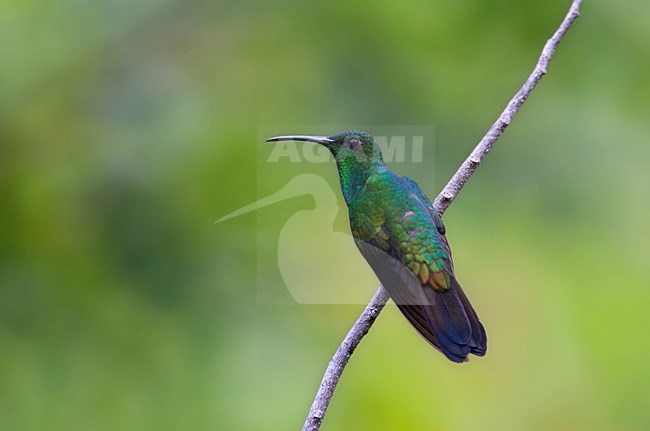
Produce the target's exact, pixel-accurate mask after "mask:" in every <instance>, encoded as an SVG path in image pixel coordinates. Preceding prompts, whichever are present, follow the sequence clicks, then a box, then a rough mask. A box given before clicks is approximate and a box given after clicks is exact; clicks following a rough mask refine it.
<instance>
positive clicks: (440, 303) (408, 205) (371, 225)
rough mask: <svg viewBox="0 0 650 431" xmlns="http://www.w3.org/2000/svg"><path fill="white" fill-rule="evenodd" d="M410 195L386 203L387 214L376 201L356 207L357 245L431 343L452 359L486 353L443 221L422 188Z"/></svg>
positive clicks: (476, 317)
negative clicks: (373, 204) (380, 209)
mask: <svg viewBox="0 0 650 431" xmlns="http://www.w3.org/2000/svg"><path fill="white" fill-rule="evenodd" d="M413 184H414V183H413ZM405 186H406V187H408V189H410V188H412V185H411V184H405ZM416 187H417V186H416ZM408 189H407V190H408ZM407 195H408V198H406V199H404V200H403V202H402V204H396V202H392V204H391V205H389V206H384V207H383V208H382V211H381V213H383V214H379V212H378V209H377V208H378V205H375V206H369V207H368V208H369V209H366V210H365V214H364V211H362V212H361V213H359V211H357V212H356V216H355V218H354V225H353V226H352V227H353V235H354V236H355V239H356V244H357V247H358V248H359V250H360V251H361V253H362V254H363V256H364V257H365V258H366V260H367V261H368V263H369V264H370V266H371V268H372V269H373V271H374V272H375V274H376V275H377V277H378V278H379V280H380V281H381V283H382V284H383V286H384V287H385V288H386V290H387V291H388V293H389V294H390V296H391V298H392V299H393V301H394V302H395V303H396V305H397V306H398V307H399V309H400V310H401V311H402V313H403V314H404V316H405V317H406V318H407V319H408V320H409V322H410V323H411V324H412V325H413V326H414V327H415V328H416V329H417V330H418V332H420V334H422V336H423V337H424V338H425V339H426V340H427V341H429V343H431V344H432V345H433V346H434V347H435V348H437V349H438V350H440V351H441V352H442V353H443V354H445V356H447V358H449V359H450V360H452V361H454V362H464V361H466V360H467V357H468V355H469V354H470V353H473V354H475V355H478V356H483V355H484V354H485V352H486V346H487V338H486V335H485V330H484V328H483V325H482V324H481V322H480V321H479V319H478V316H477V315H476V312H475V311H474V309H473V307H472V305H471V304H470V302H469V300H468V299H467V297H466V296H465V294H464V292H463V291H462V289H461V287H460V285H459V284H458V282H457V281H456V279H455V277H454V271H453V263H452V261H451V252H450V250H449V245H448V243H447V240H446V238H445V236H444V225H443V224H442V221H441V220H440V217H439V216H438V214H437V213H436V212H435V211H433V207H432V206H431V204H430V202H429V201H428V199H427V198H426V196H424V194H423V193H422V192H421V191H419V189H417V193H416V192H414V190H409V192H408V193H407ZM397 200H399V199H397Z"/></svg>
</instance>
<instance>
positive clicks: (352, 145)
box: [266, 130, 383, 165]
mask: <svg viewBox="0 0 650 431" xmlns="http://www.w3.org/2000/svg"><path fill="white" fill-rule="evenodd" d="M266 141H267V142H277V141H308V142H316V143H318V144H321V145H323V146H324V147H326V148H327V149H328V150H329V151H330V152H331V153H332V155H333V156H334V158H335V159H336V161H337V163H342V162H352V163H357V164H361V165H371V164H374V163H377V162H383V158H382V155H381V150H380V149H379V145H377V143H376V142H375V139H374V138H373V137H372V136H370V135H369V134H367V133H366V132H361V131H359V130H346V131H343V132H339V133H337V134H336V135H332V136H305V135H293V136H276V137H274V138H269V139H267V140H266Z"/></svg>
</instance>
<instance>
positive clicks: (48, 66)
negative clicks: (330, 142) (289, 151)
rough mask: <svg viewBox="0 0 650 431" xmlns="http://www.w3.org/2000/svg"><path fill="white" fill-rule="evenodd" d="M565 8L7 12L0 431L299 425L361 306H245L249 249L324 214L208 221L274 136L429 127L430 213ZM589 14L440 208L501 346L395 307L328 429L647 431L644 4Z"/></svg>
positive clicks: (163, 5) (3, 8) (252, 256)
mask: <svg viewBox="0 0 650 431" xmlns="http://www.w3.org/2000/svg"><path fill="white" fill-rule="evenodd" d="M569 3H570V2H569V1H568V0H563V1H560V0H551V1H528V2H522V1H517V0H507V1H493V0H467V1H459V2H448V1H445V2H443V1H418V0H409V1H405V2H401V3H400V2H387V1H380V2H349V3H345V4H334V3H330V2H314V3H310V4H307V3H303V2H298V1H275V2H268V3H267V2H242V3H237V2H230V1H223V0H221V1H220V0H217V1H204V0H195V1H183V2H181V1H177V2H174V1H171V0H149V1H142V0H136V1H124V0H115V1H70V0H62V1H55V2H48V1H42V0H26V1H25V0H23V1H17V0H7V1H4V2H2V3H1V5H0V38H1V39H2V43H1V44H0V221H1V225H0V429H2V430H11V431H22V430H39V431H42V430H68V431H74V430H84V431H85V430H95V431H101V430H111V431H113V430H120V431H130V430H138V431H141V430H181V429H193V430H228V431H230V430H233V431H238V430H291V429H299V427H300V426H301V424H302V421H303V419H304V415H305V414H306V412H307V410H308V407H309V405H310V404H311V401H312V397H313V395H314V393H315V390H316V388H317V386H318V383H319V382H320V378H321V375H322V372H323V371H324V369H325V366H326V365H327V362H328V361H329V358H330V356H331V354H332V353H333V351H334V350H335V348H336V347H337V346H338V344H339V342H340V340H341V339H342V337H343V335H344V334H345V332H346V331H347V329H348V328H349V326H350V325H351V323H352V322H353V321H354V320H355V319H356V317H357V315H358V313H359V312H360V311H361V308H362V307H361V306H359V305H329V306H326V305H320V306H315V305H298V304H292V303H290V302H286V303H282V304H276V305H272V304H263V303H260V302H259V301H258V299H257V295H258V292H257V286H258V285H259V283H260V280H259V279H258V274H257V271H256V262H257V261H258V259H259V257H260V256H259V255H260V254H262V255H266V254H269V253H274V252H275V243H274V242H273V241H272V240H269V242H268V244H266V247H258V244H257V239H258V238H265V237H269V238H274V237H275V236H277V232H276V231H277V226H281V224H282V222H283V220H286V218H287V217H289V216H290V215H291V212H292V211H295V210H299V209H306V208H309V207H310V206H311V205H313V204H312V203H310V201H309V199H308V198H297V199H295V200H292V201H287V203H286V204H279V205H276V206H274V207H272V208H271V207H269V208H268V209H265V210H260V211H258V212H257V213H251V214H248V215H245V216H242V217H240V218H237V219H233V220H230V221H228V222H224V223H221V224H217V225H215V224H214V221H215V220H216V219H218V218H220V217H221V216H223V215H225V214H226V213H229V212H231V211H233V210H235V209H237V208H239V207H242V206H244V205H246V204H248V203H250V202H253V201H255V200H256V199H257V197H258V194H257V191H256V189H257V184H258V182H259V181H260V178H258V172H259V170H258V166H257V165H258V160H257V151H258V149H259V146H260V145H262V144H261V143H260V139H259V138H260V137H259V134H258V130H259V127H260V126H261V125H282V124H293V125H296V124H297V125H300V124H305V125H314V124H323V125H327V124H341V123H346V124H426V125H435V127H436V141H437V143H436V156H437V158H436V166H435V170H434V169H433V168H432V167H431V166H427V165H426V164H421V165H419V166H417V167H416V169H419V171H416V172H409V174H411V175H413V176H414V177H415V178H416V179H417V180H418V182H419V183H420V184H421V185H422V186H423V187H424V189H425V190H426V192H427V193H428V194H429V195H430V196H432V197H433V196H435V194H436V193H437V192H438V191H439V190H440V188H441V187H442V186H443V185H444V183H445V182H446V180H447V179H448V178H449V176H450V175H451V174H452V173H453V172H454V171H455V169H456V168H457V167H458V165H459V164H460V162H461V161H462V160H463V159H464V157H466V155H467V154H468V153H469V151H470V150H471V149H472V148H473V146H474V145H475V144H476V143H477V142H478V140H479V139H480V138H481V137H482V136H483V134H484V132H485V131H486V130H487V128H488V127H489V126H490V124H491V123H492V122H493V121H494V120H495V119H496V117H497V115H498V113H499V112H500V111H501V109H502V108H503V107H504V106H505V104H506V102H507V101H508V100H509V98H510V97H511V96H512V95H513V94H514V92H515V91H516V90H517V89H518V88H519V86H520V85H521V84H522V83H523V81H524V79H525V78H526V76H527V75H528V73H529V72H530V71H531V70H532V67H533V65H534V63H535V62H536V60H537V57H538V55H539V52H540V50H541V48H542V46H543V45H544V42H545V41H546V39H547V38H548V37H549V36H550V35H551V34H552V32H553V31H554V30H555V28H556V27H557V25H558V24H559V23H560V21H561V19H562V18H563V17H564V15H565V13H566V11H567V10H568V7H569ZM582 12H583V13H582V17H581V18H580V19H579V20H578V21H577V22H576V24H575V27H574V28H573V29H571V31H570V32H569V34H568V35H567V37H566V38H565V40H564V41H563V42H562V44H561V45H560V47H559V50H558V52H557V53H556V57H555V58H554V59H553V61H552V62H551V65H550V67H549V75H548V76H547V77H546V78H544V79H543V80H542V82H541V83H540V85H539V87H538V88H537V90H536V91H535V92H534V93H533V95H532V96H531V98H530V100H529V101H528V103H527V104H526V105H525V106H524V107H523V109H522V110H521V112H520V113H519V115H518V117H517V118H516V119H515V121H514V122H513V124H512V125H511V127H510V128H509V129H508V131H507V132H506V133H505V135H504V136H503V138H502V139H501V141H499V143H498V144H497V146H496V147H495V148H494V150H493V152H492V153H490V155H489V156H488V157H487V159H486V160H485V163H484V165H483V166H481V168H480V169H479V171H478V172H477V173H476V175H475V176H474V177H473V178H472V179H471V180H470V182H469V183H468V185H467V187H466V188H465V190H464V191H463V192H462V194H461V196H460V198H459V199H458V200H457V201H456V202H454V204H453V205H452V206H451V207H450V209H449V211H448V212H447V213H446V215H445V222H446V224H447V228H448V232H449V238H450V241H451V244H452V247H453V250H454V256H455V262H456V269H457V271H458V272H459V274H460V278H461V281H462V282H463V285H464V286H466V290H467V292H468V293H469V296H470V297H471V298H472V302H473V303H474V305H475V306H476V308H477V310H478V312H479V314H480V316H481V318H482V320H483V322H484V323H485V325H486V327H487V329H488V336H489V340H490V343H489V352H488V355H487V356H486V357H485V358H483V359H475V360H472V361H471V362H470V363H469V364H465V365H463V366H457V365H454V364H452V363H449V362H448V361H446V360H445V359H444V358H443V357H442V355H440V354H438V353H437V352H435V351H433V350H432V349H431V348H430V347H429V346H428V345H427V344H426V343H425V342H423V341H422V340H421V339H420V337H419V336H418V335H417V334H416V333H415V331H413V330H412V329H411V328H410V327H409V325H408V323H407V322H406V321H405V320H404V319H403V318H402V317H401V316H400V315H399V313H398V311H396V309H395V308H394V307H388V308H387V309H386V310H385V312H384V313H383V314H382V315H381V316H380V318H379V319H378V321H377V323H376V325H375V326H374V328H373V329H372V331H371V333H370V335H369V336H368V337H367V338H366V339H365V340H364V342H363V343H362V345H361V346H360V348H359V349H358V351H357V353H356V354H355V355H354V357H353V358H352V361H351V362H350V365H349V367H348V369H347V370H346V372H345V374H344V376H343V379H342V381H341V384H340V386H339V389H338V390H337V392H336V394H335V397H334V399H333V402H332V405H331V408H330V411H329V413H328V416H327V417H326V420H325V423H324V425H323V430H411V429H427V430H429V429H430V430H465V429H472V430H572V431H577V430H646V429H648V426H650V396H648V392H649V391H650V368H649V367H648V363H649V361H650V337H648V335H647V330H648V328H650V312H649V309H650V308H649V306H650V289H649V287H650V271H649V264H648V262H650V233H649V232H650V226H649V224H650V223H649V221H650V217H649V214H650V193H649V192H650V169H648V161H649V160H650V145H649V144H650V142H649V141H650V139H649V136H650V123H649V122H648V116H649V115H648V114H650V110H649V109H648V100H649V99H650V81H649V80H648V76H649V70H650V44H649V43H648V41H649V40H650V26H648V22H649V20H650V3H648V2H647V1H642V0H631V1H628V2H624V3H617V4H615V5H614V4H613V3H612V2H607V1H604V0H591V1H590V0H587V1H585V4H584V5H583V9H582ZM287 132H288V133H310V132H311V131H310V130H287ZM332 132H335V130H332ZM326 168H329V169H325V170H324V172H326V175H327V180H328V181H331V182H332V184H334V181H336V173H335V170H334V167H333V166H331V165H330V166H329V167H327V166H326ZM432 172H435V173H434V174H432ZM267 180H268V184H269V187H270V188H271V189H273V188H274V187H275V188H279V187H281V186H282V185H283V184H284V183H283V182H280V181H276V180H275V179H274V178H272V177H270V178H268V179H266V178H265V179H264V181H267ZM340 203H341V205H340V209H339V210H340V215H339V219H340V220H344V217H345V211H346V210H345V208H344V206H343V205H342V202H340ZM260 218H262V219H263V220H264V221H265V223H258V219H260ZM266 222H268V223H266ZM342 226H343V225H342ZM265 229H266V230H265ZM324 229H329V227H328V226H325V227H324ZM327 264H328V262H326V261H319V259H318V256H317V255H314V256H313V265H327ZM276 278H277V277H276ZM274 280H275V278H274ZM276 287H277V286H276ZM280 288H281V286H280ZM350 288H353V286H351V287H350Z"/></svg>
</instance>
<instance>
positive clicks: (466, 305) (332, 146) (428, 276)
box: [267, 131, 487, 362]
mask: <svg viewBox="0 0 650 431" xmlns="http://www.w3.org/2000/svg"><path fill="white" fill-rule="evenodd" d="M276 141H309V142H316V143H318V144H321V145H323V146H325V147H326V148H327V149H328V150H329V151H330V152H331V153H332V155H333V156H334V159H335V160H336V165H337V167H338V171H339V179H340V181H341V189H342V191H343V197H344V198H345V202H346V204H347V205H348V209H349V216H350V229H351V231H352V236H353V237H354V241H355V243H356V245H357V247H358V248H359V251H360V252H361V254H362V255H363V257H364V258H365V259H366V260H367V261H368V263H369V265H370V267H371V268H372V270H373V271H374V272H375V274H376V275H377V277H378V278H379V280H380V281H381V283H382V285H383V286H384V288H385V289H386V291H387V292H388V294H389V295H390V297H391V298H392V299H393V301H394V302H395V304H396V305H397V307H398V308H399V309H400V310H401V311H402V313H403V314H404V316H405V317H406V318H407V319H408V321H409V322H410V323H411V324H412V325H413V327H414V328H415V329H417V331H418V332H419V333H420V334H421V335H422V336H423V337H424V338H425V339H426V340H427V341H428V342H429V343H430V344H431V345H432V346H433V347H435V348H436V349H438V350H439V351H441V352H442V353H443V354H444V355H445V356H446V357H447V358H449V359H450V360H452V361H454V362H465V361H467V360H469V354H470V353H472V354H474V355H477V356H483V355H485V352H486V350H487V337H486V334H485V329H484V328H483V325H482V324H481V322H480V321H479V318H478V316H477V315H476V312H475V311H474V308H472V305H471V304H470V302H469V300H468V299H467V296H465V293H464V292H463V290H462V289H461V287H460V285H459V284H458V281H456V275H455V273H454V264H453V262H452V260H451V251H450V249H449V244H448V243H447V238H446V237H445V226H444V225H443V223H442V220H441V219H440V215H439V214H438V213H437V212H436V211H435V210H434V209H433V205H432V204H431V201H429V199H428V198H427V197H426V196H425V194H424V193H423V192H422V190H421V189H420V187H418V185H417V184H416V183H415V181H413V180H412V179H411V178H408V177H403V176H400V175H397V174H395V173H394V172H392V171H391V170H390V169H388V168H387V167H386V165H385V164H384V160H383V158H382V155H381V151H380V149H379V146H378V145H377V143H376V142H375V140H374V138H373V137H372V136H370V135H368V134H367V133H365V132H360V131H344V132H340V133H338V134H336V135H333V136H330V137H325V136H277V137H274V138H269V139H267V142H276Z"/></svg>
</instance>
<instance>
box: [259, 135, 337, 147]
mask: <svg viewBox="0 0 650 431" xmlns="http://www.w3.org/2000/svg"><path fill="white" fill-rule="evenodd" d="M278 141H307V142H316V143H317V144H321V145H327V144H331V143H332V142H334V140H333V139H330V138H328V137H327V136H307V135H290V136H275V137H273V138H269V139H267V140H266V142H278Z"/></svg>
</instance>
